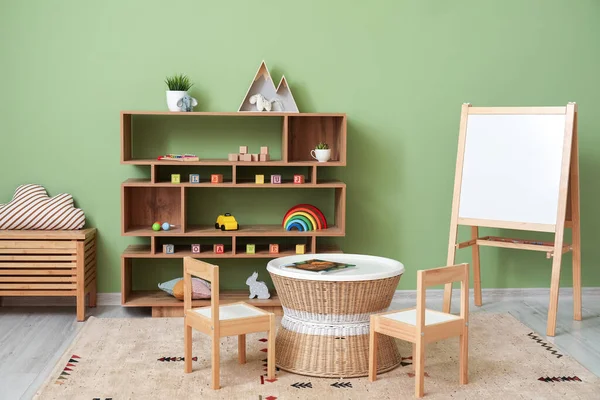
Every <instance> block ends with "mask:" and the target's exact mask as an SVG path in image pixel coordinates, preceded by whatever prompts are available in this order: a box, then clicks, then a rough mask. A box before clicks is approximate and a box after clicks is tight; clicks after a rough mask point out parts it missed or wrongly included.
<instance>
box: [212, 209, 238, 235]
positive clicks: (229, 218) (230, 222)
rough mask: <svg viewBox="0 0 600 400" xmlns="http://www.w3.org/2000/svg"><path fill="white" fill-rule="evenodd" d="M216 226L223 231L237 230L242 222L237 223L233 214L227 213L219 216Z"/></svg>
mask: <svg viewBox="0 0 600 400" xmlns="http://www.w3.org/2000/svg"><path fill="white" fill-rule="evenodd" d="M215 228H216V229H220V230H222V231H237V230H238V229H240V224H238V223H237V221H236V220H235V217H234V216H233V215H231V214H229V213H225V215H219V216H218V217H217V222H215Z"/></svg>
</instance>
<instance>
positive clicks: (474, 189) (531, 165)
mask: <svg viewBox="0 0 600 400" xmlns="http://www.w3.org/2000/svg"><path fill="white" fill-rule="evenodd" d="M565 120H566V116H565V115H504V114H472V115H469V117H468V120H467V131H466V138H465V153H464V162H463V171H462V182H461V194H460V200H459V201H460V203H459V211H458V217H459V218H473V219H483V220H493V221H505V222H519V223H537V224H556V222H557V221H556V218H557V211H558V197H559V186H560V174H561V166H562V155H563V144H564V143H563V142H564V136H565ZM482 226H484V225H482Z"/></svg>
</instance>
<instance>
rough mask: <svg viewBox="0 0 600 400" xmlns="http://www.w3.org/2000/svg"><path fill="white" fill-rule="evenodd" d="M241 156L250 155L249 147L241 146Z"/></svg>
mask: <svg viewBox="0 0 600 400" xmlns="http://www.w3.org/2000/svg"><path fill="white" fill-rule="evenodd" d="M240 154H248V146H240Z"/></svg>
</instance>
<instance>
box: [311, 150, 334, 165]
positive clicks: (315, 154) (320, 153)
mask: <svg viewBox="0 0 600 400" xmlns="http://www.w3.org/2000/svg"><path fill="white" fill-rule="evenodd" d="M310 155H311V156H312V158H314V159H315V160H317V161H318V162H326V161H329V159H330V158H331V149H322V150H317V149H315V150H311V151H310Z"/></svg>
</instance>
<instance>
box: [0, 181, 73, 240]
mask: <svg viewBox="0 0 600 400" xmlns="http://www.w3.org/2000/svg"><path fill="white" fill-rule="evenodd" d="M84 225H85V214H84V213H83V210H80V209H78V208H75V206H74V205H73V196H71V195H70V194H66V193H62V194H58V195H56V196H54V197H52V198H51V197H49V196H48V193H47V192H46V189H44V187H43V186H40V185H21V186H19V187H18V188H17V190H15V195H14V196H13V199H12V200H11V201H10V203H8V204H0V229H14V230H19V229H41V230H63V229H81V228H83V226H84Z"/></svg>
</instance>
